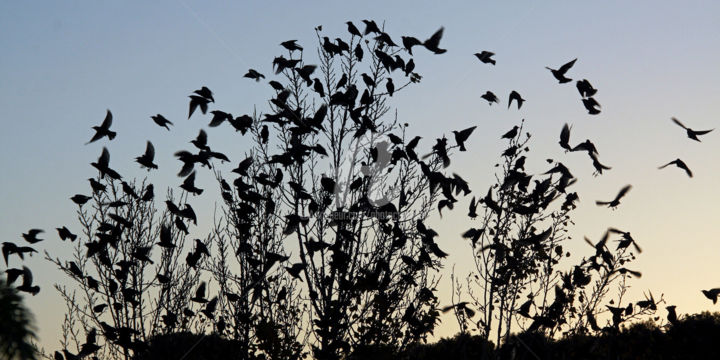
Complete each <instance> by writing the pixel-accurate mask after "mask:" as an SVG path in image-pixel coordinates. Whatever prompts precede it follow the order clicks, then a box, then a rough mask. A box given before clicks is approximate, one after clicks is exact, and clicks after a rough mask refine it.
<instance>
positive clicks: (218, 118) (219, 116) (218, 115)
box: [208, 110, 233, 127]
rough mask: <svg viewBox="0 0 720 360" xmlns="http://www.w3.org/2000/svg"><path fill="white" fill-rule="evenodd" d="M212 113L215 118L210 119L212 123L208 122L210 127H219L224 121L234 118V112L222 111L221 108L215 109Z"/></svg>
mask: <svg viewBox="0 0 720 360" xmlns="http://www.w3.org/2000/svg"><path fill="white" fill-rule="evenodd" d="M210 113H211V114H213V118H212V120H210V123H209V124H208V126H209V127H218V126H220V125H222V123H223V122H224V121H225V120H229V119H232V118H233V117H232V114H228V113H226V112H224V111H220V110H213V111H211V112H210Z"/></svg>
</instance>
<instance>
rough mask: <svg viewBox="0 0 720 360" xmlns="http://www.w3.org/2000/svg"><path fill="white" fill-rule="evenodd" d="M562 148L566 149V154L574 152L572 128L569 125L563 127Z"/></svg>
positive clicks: (561, 133) (561, 135)
mask: <svg viewBox="0 0 720 360" xmlns="http://www.w3.org/2000/svg"><path fill="white" fill-rule="evenodd" d="M558 143H559V144H560V146H561V147H562V148H563V149H565V152H568V151H570V150H572V148H571V147H570V126H568V124H567V123H565V125H563V128H562V131H561V132H560V141H559V142H558Z"/></svg>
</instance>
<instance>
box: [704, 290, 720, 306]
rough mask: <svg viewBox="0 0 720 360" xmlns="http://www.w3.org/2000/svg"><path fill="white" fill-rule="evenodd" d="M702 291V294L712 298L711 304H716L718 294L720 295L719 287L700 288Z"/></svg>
mask: <svg viewBox="0 0 720 360" xmlns="http://www.w3.org/2000/svg"><path fill="white" fill-rule="evenodd" d="M702 293H703V295H705V297H706V298H708V299H710V300H712V302H713V304H716V303H717V298H718V295H720V288H714V289H710V290H702Z"/></svg>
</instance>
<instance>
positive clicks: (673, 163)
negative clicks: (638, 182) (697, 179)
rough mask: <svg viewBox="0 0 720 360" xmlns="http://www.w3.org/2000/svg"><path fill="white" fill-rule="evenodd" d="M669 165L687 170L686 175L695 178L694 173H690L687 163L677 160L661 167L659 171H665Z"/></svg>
mask: <svg viewBox="0 0 720 360" xmlns="http://www.w3.org/2000/svg"><path fill="white" fill-rule="evenodd" d="M669 165H675V166H677V167H679V168H681V169H683V170H685V173H686V174H687V176H688V177H693V173H692V171H690V168H688V166H687V165H686V164H685V162H684V161H682V160H680V159H675V160H673V161H671V162H669V163H667V164H665V165H663V166H661V167H659V168H658V169H664V168H665V167H666V166H669Z"/></svg>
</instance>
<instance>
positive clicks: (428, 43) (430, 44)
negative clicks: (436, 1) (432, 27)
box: [423, 27, 447, 54]
mask: <svg viewBox="0 0 720 360" xmlns="http://www.w3.org/2000/svg"><path fill="white" fill-rule="evenodd" d="M444 30H445V28H444V27H441V28H440V29H439V30H438V31H436V32H435V33H434V34H433V35H432V36H431V37H430V38H429V39H427V40H425V42H423V45H424V46H425V48H426V49H428V50H430V51H432V52H433V53H435V54H442V53H445V52H446V51H447V50H446V49H441V48H439V46H440V39H442V36H443V31H444Z"/></svg>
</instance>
